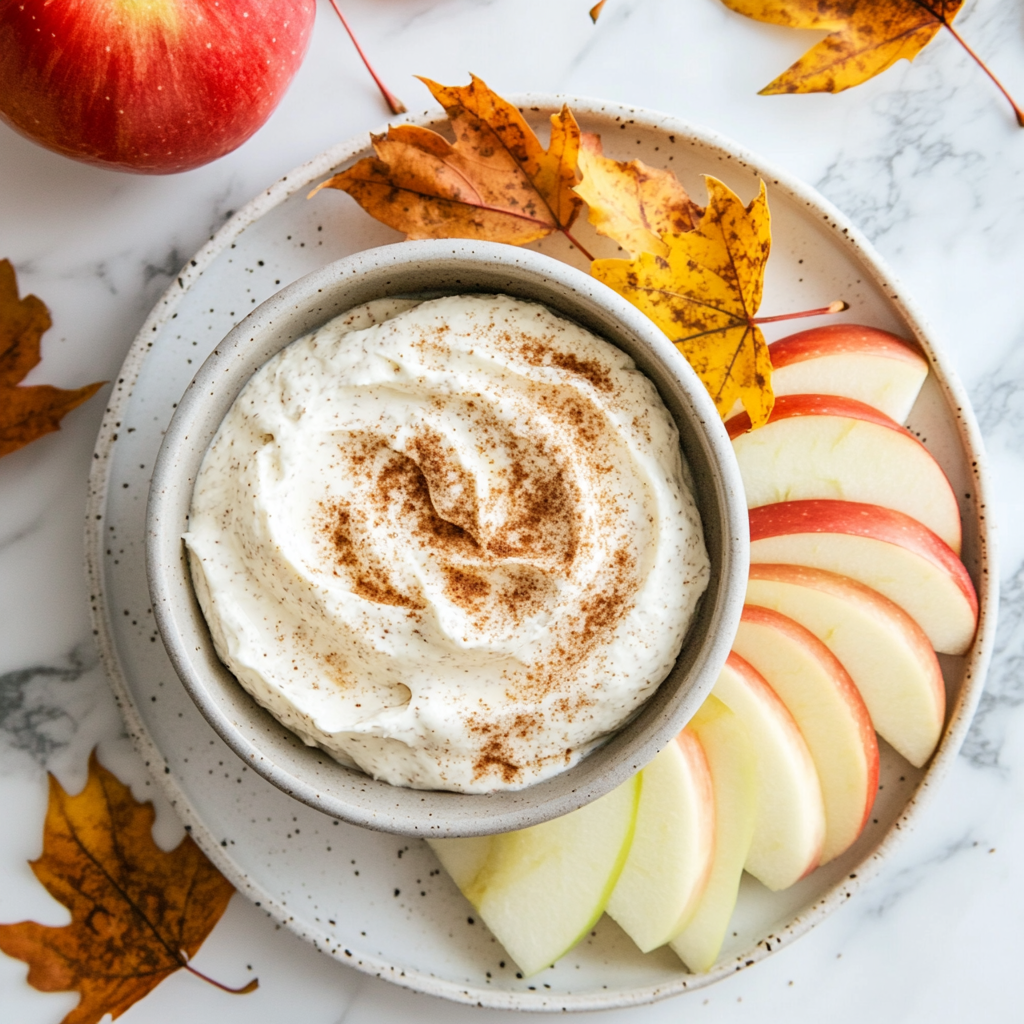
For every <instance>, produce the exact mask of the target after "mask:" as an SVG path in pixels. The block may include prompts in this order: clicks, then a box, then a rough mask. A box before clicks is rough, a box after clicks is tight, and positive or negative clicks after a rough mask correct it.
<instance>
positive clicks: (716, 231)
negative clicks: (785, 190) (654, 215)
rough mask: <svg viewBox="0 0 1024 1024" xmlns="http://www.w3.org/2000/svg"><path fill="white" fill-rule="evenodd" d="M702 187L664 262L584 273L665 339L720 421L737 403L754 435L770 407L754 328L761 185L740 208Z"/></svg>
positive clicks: (767, 362) (646, 260) (762, 259)
mask: <svg viewBox="0 0 1024 1024" xmlns="http://www.w3.org/2000/svg"><path fill="white" fill-rule="evenodd" d="M705 181H706V182H707V188H708V205H707V209H706V210H705V212H704V216H703V217H702V218H701V221H700V223H699V224H698V225H697V227H696V228H695V229H694V230H693V231H688V232H684V233H682V234H676V235H667V236H665V237H663V238H662V242H663V243H664V244H665V246H666V247H667V249H668V252H667V253H666V254H665V255H663V256H659V255H654V254H652V253H641V254H640V256H639V257H637V258H636V259H633V260H596V261H595V262H594V264H593V267H592V268H591V272H592V273H593V275H594V276H595V277H596V278H597V279H598V280H600V281H603V282H604V283H605V284H607V285H609V286H610V287H611V288H614V289H615V291H617V292H618V293H619V294H620V295H622V296H623V297H624V298H626V299H628V300H629V301H630V302H632V303H633V305H635V306H637V307H638V308H639V309H641V310H642V311H643V312H644V313H646V314H647V316H649V317H650V318H651V319H652V320H653V321H654V322H655V323H656V324H657V325H658V326H659V327H660V328H661V329H662V330H663V331H664V332H665V333H666V334H667V335H668V337H669V338H670V339H671V340H672V341H673V342H674V343H675V345H676V346H677V347H678V348H679V350H680V351H681V352H682V353H683V355H684V356H686V359H687V361H688V362H689V363H690V365H691V366H692V367H693V368H694V370H695V371H696V372H697V375H698V376H699V377H700V378H701V380H702V381H703V382H704V385H705V387H706V388H707V389H708V392H709V394H710V395H711V397H712V398H713V399H714V402H715V405H716V407H717V408H718V411H719V413H720V415H722V416H723V418H724V417H725V415H726V414H727V413H728V412H729V411H730V410H731V409H732V407H733V405H734V404H735V403H736V401H737V400H739V401H741V402H742V403H743V407H744V408H745V409H746V411H747V413H748V415H749V416H750V421H751V425H752V426H753V427H755V428H756V427H759V426H762V425H763V424H764V423H765V422H767V419H768V416H769V414H770V413H771V411H772V406H773V404H774V401H775V400H774V396H773V394H772V389H771V359H770V357H769V355H768V345H767V343H766V341H765V339H764V335H763V334H762V333H761V329H760V328H759V327H758V325H757V323H756V322H755V315H756V313H757V311H758V308H759V307H760V305H761V293H762V288H763V280H764V268H765V263H766V262H767V260H768V253H769V251H770V249H771V218H770V215H769V212H768V202H767V199H766V196H765V187H764V182H762V183H761V190H760V193H759V194H758V195H757V197H756V198H755V199H753V200H752V201H751V202H750V203H749V204H748V205H747V206H744V205H743V203H742V201H741V200H740V198H739V197H738V196H737V195H736V193H735V192H733V191H732V190H731V189H730V188H728V187H727V186H726V185H724V184H723V183H722V182H721V181H719V180H718V179H717V178H713V177H711V176H706V177H705Z"/></svg>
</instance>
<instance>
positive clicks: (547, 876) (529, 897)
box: [428, 773, 640, 976]
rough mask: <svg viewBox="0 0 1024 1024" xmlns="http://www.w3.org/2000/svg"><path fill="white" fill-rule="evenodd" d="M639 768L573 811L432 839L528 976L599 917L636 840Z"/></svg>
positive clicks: (565, 949) (455, 877) (565, 948)
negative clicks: (491, 831)
mask: <svg viewBox="0 0 1024 1024" xmlns="http://www.w3.org/2000/svg"><path fill="white" fill-rule="evenodd" d="M639 802H640V773H638V774H636V775H634V776H633V778H631V779H629V780H628V781H627V782H624V783H623V784H622V785H621V786H618V787H617V788H616V789H613V790H612V791H611V792H610V793H607V794H606V795H605V796H603V797H601V798H599V799H598V800H595V801H594V802H593V803H589V804H587V805H586V806H584V807H581V808H579V809H578V810H575V811H572V812H571V813H570V814H566V815H563V816H562V817H561V818H555V819H554V820H552V821H546V822H544V823H543V824H540V825H533V826H532V827H530V828H525V829H520V830H519V831H516V832H505V833H502V834H501V835H494V836H482V837H479V838H473V839H431V840H428V842H429V844H430V847H431V849H433V851H434V853H436V854H437V858H438V860H440V862H441V865H442V867H444V869H445V870H446V871H447V872H448V873H449V874H450V875H451V876H452V880H453V881H454V882H455V884H456V885H457V886H458V887H459V888H460V889H461V890H462V893H463V895H464V896H465V897H466V899H468V900H469V902H470V903H472V904H473V906H474V907H475V908H476V909H477V911H478V912H479V914H480V917H481V918H483V921H484V923H485V924H486V925H487V927H488V928H490V930H491V932H492V933H493V934H494V937H495V938H496V939H497V940H498V941H499V942H500V943H501V944H502V945H503V946H504V947H505V949H506V951H507V952H508V954H509V956H510V957H512V959H513V960H514V961H515V962H516V963H517V964H518V965H519V967H520V968H521V970H522V972H523V974H524V975H525V976H529V975H531V974H536V973H537V971H540V970H543V969H544V968H545V967H548V966H550V965H551V964H553V963H554V962H555V961H556V960H557V959H558V958H559V957H560V956H562V955H563V954H565V953H567V952H568V951H569V950H570V949H572V947H573V946H574V945H576V943H577V942H579V940H580V939H582V938H583V937H584V936H585V935H586V934H587V932H588V931H589V930H590V929H591V928H592V927H593V926H594V925H595V924H596V923H597V920H598V918H599V917H600V916H601V914H602V913H604V908H605V905H606V904H607V902H608V897H609V896H610V895H611V893H612V890H613V889H614V888H615V884H616V882H618V880H619V874H620V873H621V872H622V868H623V865H624V864H625V863H626V857H627V855H628V854H629V847H630V844H631V843H632V841H633V830H634V827H635V825H636V813H637V806H638V804H639Z"/></svg>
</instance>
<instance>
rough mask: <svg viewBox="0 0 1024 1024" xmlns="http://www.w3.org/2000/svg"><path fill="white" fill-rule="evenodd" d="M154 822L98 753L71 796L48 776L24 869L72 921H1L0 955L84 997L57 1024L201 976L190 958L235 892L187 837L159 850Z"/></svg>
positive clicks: (95, 1015) (92, 1019) (77, 1022)
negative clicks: (39, 834)
mask: <svg viewBox="0 0 1024 1024" xmlns="http://www.w3.org/2000/svg"><path fill="white" fill-rule="evenodd" d="M153 818H154V812H153V805H152V804H151V803H142V804H140V803H137V802H136V801H135V800H134V798H133V797H132V794H131V790H129V789H128V787H127V786H124V785H122V784H121V783H120V782H119V781H118V779H117V778H116V777H115V776H114V775H113V774H111V773H110V772H109V771H107V769H106V768H104V767H103V766H102V765H101V764H100V763H99V761H98V760H97V759H96V755H95V753H93V755H92V757H91V758H90V760H89V777H88V781H87V782H86V784H85V788H84V789H83V790H82V792H81V793H79V794H78V795H77V796H69V795H68V794H67V793H66V792H65V791H64V789H63V788H62V787H61V785H60V783H59V782H57V780H56V779H55V778H54V777H53V776H52V775H51V776H50V800H49V805H48V807H47V811H46V824H45V826H44V832H43V854H42V856H41V857H40V858H39V859H38V860H35V861H32V862H31V866H32V870H33V872H34V873H35V876H36V878H38V879H39V881H40V882H42V883H43V885H44V886H46V888H47V890H48V891H49V892H50V894H51V895H52V896H53V897H54V898H55V899H57V900H59V901H60V902H61V903H63V904H64V906H66V907H67V908H68V910H70V911H71V924H69V925H65V926H64V927H61V928H53V927H49V926H46V925H41V924H37V923H36V922H35V921H22V922H20V923H18V924H4V925H0V950H3V951H4V952H5V953H6V954H7V955H8V956H13V957H16V958H17V959H19V960H24V961H26V962H27V963H28V965H29V972H28V981H29V984H30V985H32V986H33V987H34V988H37V989H40V990H41V991H43V992H66V991H71V990H77V991H78V992H79V993H81V999H80V1000H79V1003H78V1005H77V1006H76V1007H75V1008H74V1009H73V1010H72V1011H71V1012H70V1013H69V1014H68V1015H67V1016H66V1017H65V1018H64V1021H63V1024H96V1022H97V1021H99V1020H100V1018H101V1017H103V1015H104V1014H106V1013H109V1014H110V1015H111V1016H112V1017H115V1018H116V1017H119V1016H120V1015H121V1014H122V1013H124V1012H125V1010H127V1009H128V1008H129V1007H130V1006H131V1005H132V1004H133V1003H135V1002H137V1001H138V1000H139V999H141V998H142V997H143V996H144V995H146V993H148V992H149V991H150V990H151V989H153V988H155V987H156V986H157V985H159V984H160V982H161V981H163V980H164V978H166V977H167V976H168V975H170V974H173V973H174V972H175V971H177V970H178V969H179V968H181V967H186V968H187V969H188V970H190V971H192V972H193V973H195V974H198V973H199V972H197V971H195V970H194V969H193V968H191V967H188V960H189V959H191V958H192V957H193V956H194V955H195V953H196V951H197V950H198V949H199V947H200V946H201V945H202V944H203V941H204V940H205V939H206V937H207V935H209V934H210V931H211V930H212V929H213V926H214V925H215V924H216V923H217V921H218V920H219V919H220V916H221V914H223V913H224V910H225V908H226V907H227V905H228V900H229V899H231V894H232V893H233V892H234V889H233V887H232V886H231V883H230V882H228V881H227V879H225V878H224V876H223V875H221V874H220V872H219V871H217V869H216V868H215V867H214V866H213V865H212V864H211V863H210V862H209V861H208V860H207V859H206V857H205V856H204V855H203V853H202V851H201V850H200V849H199V847H198V846H196V844H195V843H194V842H193V841H192V839H191V837H188V836H187V837H186V838H185V839H183V840H182V841H181V843H179V844H178V846H177V847H176V848H175V849H174V850H172V851H171V852H170V853H165V852H164V851H163V850H161V849H160V848H159V847H158V846H157V845H156V843H154V842H153V835H152V827H153ZM200 977H203V976H202V975H200ZM205 980H207V981H209V980H210V979H209V978H206V979H205ZM214 984H218V983H217V982H214ZM256 986H257V983H256V982H255V981H252V982H250V983H249V984H248V985H247V986H246V987H245V988H244V989H241V990H240V991H242V992H249V991H252V990H253V989H255V988H256ZM218 987H221V988H223V986H220V985H218ZM229 991H230V990H229Z"/></svg>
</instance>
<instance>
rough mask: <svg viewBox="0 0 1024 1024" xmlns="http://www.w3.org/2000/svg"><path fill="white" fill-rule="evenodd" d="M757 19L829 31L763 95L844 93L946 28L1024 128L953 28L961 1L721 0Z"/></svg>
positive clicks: (1021, 115) (1020, 115)
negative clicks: (982, 72)
mask: <svg viewBox="0 0 1024 1024" xmlns="http://www.w3.org/2000/svg"><path fill="white" fill-rule="evenodd" d="M722 3H723V4H725V6H726V7H728V8H729V9H730V10H733V11H736V12H737V13H738V14H743V15H746V16H747V17H748V18H753V19H755V20H756V21H765V22H768V23H769V24H771V25H784V26H786V27H788V28H803V29H818V30H819V31H825V32H828V33H829V34H828V35H827V36H826V37H825V38H824V39H822V40H821V41H820V42H819V43H816V44H815V45H814V46H812V47H811V48H810V49H809V50H808V51H807V52H806V53H805V54H804V55H803V56H802V57H801V58H800V59H799V60H798V61H797V62H796V63H795V64H793V65H792V66H791V67H789V68H788V69H787V70H786V71H784V72H783V73H782V74H781V75H779V77H778V78H776V79H775V81H773V82H770V83H769V84H768V85H766V86H765V87H764V88H763V89H762V90H761V94H762V95H772V94H777V93H794V92H802V93H805V92H842V91H843V90H844V89H849V88H852V87H853V86H855V85H860V84H861V83H862V82H866V81H867V80H868V79H869V78H873V77H874V76H875V75H878V74H881V73H882V72H883V71H885V70H886V69H887V68H890V67H892V65H893V64H895V63H896V61H898V60H913V59H914V58H915V57H916V56H917V55H918V54H919V53H920V52H921V50H923V49H924V48H925V47H926V46H927V45H928V44H929V43H930V42H931V41H932V39H933V38H934V37H935V35H936V33H938V32H939V31H940V29H943V28H945V29H946V30H947V31H949V32H950V34H951V35H952V36H953V37H954V39H956V41H957V42H958V43H959V44H960V45H961V46H962V47H963V48H964V50H966V51H967V53H968V54H969V55H970V56H971V58H972V59H973V60H974V61H976V62H977V64H978V65H979V66H980V67H981V69H982V70H983V71H984V72H985V74H987V75H988V76H989V78H991V79H992V81H993V82H994V83H995V85H996V87H997V88H998V89H999V91H1000V92H1002V94H1003V95H1004V96H1005V97H1006V99H1007V100H1008V101H1009V103H1010V105H1011V106H1012V107H1013V111H1014V114H1015V115H1016V117H1017V123H1018V124H1020V125H1021V126H1022V127H1024V111H1022V110H1021V109H1020V107H1018V106H1017V104H1016V103H1015V102H1014V100H1013V99H1012V97H1011V96H1010V94H1009V93H1008V92H1007V91H1006V89H1004V88H1003V86H1002V84H1001V83H1000V82H999V80H998V79H997V78H996V77H995V75H993V74H992V72H991V71H989V69H988V67H986V65H985V64H984V62H983V61H982V60H981V58H980V57H978V55H977V54H976V53H975V52H974V51H973V50H972V49H971V48H970V46H968V45H967V43H966V41H965V40H964V39H963V38H962V37H961V35H960V33H959V32H957V30H956V29H955V28H954V27H953V19H954V18H955V17H956V16H957V14H959V13H960V8H961V7H962V6H963V0H722Z"/></svg>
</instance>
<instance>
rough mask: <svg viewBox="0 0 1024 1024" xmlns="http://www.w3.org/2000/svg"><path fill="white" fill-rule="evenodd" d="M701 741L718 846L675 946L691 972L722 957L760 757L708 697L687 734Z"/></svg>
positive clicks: (753, 812) (733, 718)
mask: <svg viewBox="0 0 1024 1024" xmlns="http://www.w3.org/2000/svg"><path fill="white" fill-rule="evenodd" d="M684 731H685V732H687V733H692V734H693V735H695V736H696V737H697V739H698V740H699V741H700V745H701V747H702V748H703V749H704V753H705V755H706V756H707V761H708V768H709V769H710V772H711V786H712V789H713V791H714V800H715V846H714V854H713V858H712V861H711V872H710V874H709V876H708V881H707V886H706V887H705V889H704V893H703V895H702V896H701V898H700V901H699V902H698V904H697V907H696V909H695V910H694V912H693V916H692V917H691V918H690V920H689V923H688V924H687V925H686V927H685V928H684V929H683V931H682V932H680V933H679V934H678V935H677V936H676V937H675V938H674V939H673V940H672V942H671V946H672V948H673V949H674V950H675V952H676V953H677V954H678V955H679V957H680V959H681V960H682V961H683V963H685V964H686V966H687V967H689V968H690V970H691V971H695V972H698V971H708V970H710V969H711V968H712V967H713V966H714V963H715V960H717V959H718V954H719V952H720V951H721V948H722V940H723V939H724V938H725V933H726V931H727V930H728V927H729V919H730V918H731V917H732V912H733V909H734V908H735V906H736V897H737V894H738V893H739V887H740V877H741V876H742V874H743V865H744V864H745V863H746V860H747V857H748V855H749V853H750V844H751V842H752V841H753V838H754V825H755V822H756V820H757V795H758V794H757V759H756V758H755V757H754V748H753V746H752V745H751V742H750V736H749V735H748V734H747V730H746V728H745V727H744V725H743V723H742V722H741V721H740V719H739V717H738V716H737V715H735V714H734V713H733V712H732V711H730V710H729V709H728V708H727V707H726V706H725V705H724V704H723V703H722V702H721V701H720V700H719V699H718V698H717V697H716V696H715V695H714V694H713V693H712V694H708V696H707V698H706V699H705V701H704V703H703V704H702V705H701V706H700V708H699V710H698V711H697V714H695V715H694V716H693V718H692V719H690V723H689V724H688V725H687V727H686V729H685V730H684Z"/></svg>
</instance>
